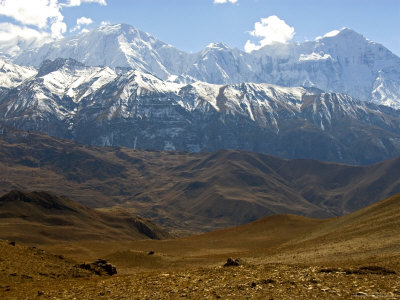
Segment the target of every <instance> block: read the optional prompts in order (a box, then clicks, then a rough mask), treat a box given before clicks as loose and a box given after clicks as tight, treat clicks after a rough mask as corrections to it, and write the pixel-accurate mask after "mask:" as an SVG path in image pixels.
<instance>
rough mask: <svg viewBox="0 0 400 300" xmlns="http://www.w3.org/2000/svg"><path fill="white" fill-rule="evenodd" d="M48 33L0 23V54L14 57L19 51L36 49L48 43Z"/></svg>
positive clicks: (50, 38) (49, 36)
mask: <svg viewBox="0 0 400 300" xmlns="http://www.w3.org/2000/svg"><path fill="white" fill-rule="evenodd" d="M51 40H52V37H51V35H50V33H48V32H45V31H40V30H35V29H32V28H29V27H26V26H18V25H15V24H11V23H0V52H2V53H5V54H8V55H11V56H13V55H16V54H18V53H19V52H20V51H21V50H24V49H30V48H36V47H39V46H41V45H43V44H44V43H46V42H50V41H51Z"/></svg>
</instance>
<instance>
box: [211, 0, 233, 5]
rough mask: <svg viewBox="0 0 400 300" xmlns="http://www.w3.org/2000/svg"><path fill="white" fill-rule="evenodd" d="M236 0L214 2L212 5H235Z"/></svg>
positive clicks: (215, 0)
mask: <svg viewBox="0 0 400 300" xmlns="http://www.w3.org/2000/svg"><path fill="white" fill-rule="evenodd" d="M237 2H238V0H214V4H225V3H232V4H235V3H237Z"/></svg>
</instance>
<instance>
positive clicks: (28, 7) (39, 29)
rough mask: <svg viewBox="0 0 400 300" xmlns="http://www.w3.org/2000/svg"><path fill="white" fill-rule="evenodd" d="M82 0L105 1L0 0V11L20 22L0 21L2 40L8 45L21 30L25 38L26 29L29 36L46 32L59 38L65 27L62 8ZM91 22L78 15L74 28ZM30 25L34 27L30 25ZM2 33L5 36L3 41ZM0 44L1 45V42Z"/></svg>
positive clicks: (95, 0) (100, 1)
mask: <svg viewBox="0 0 400 300" xmlns="http://www.w3.org/2000/svg"><path fill="white" fill-rule="evenodd" d="M84 3H97V4H100V5H107V2H106V0H0V15H3V16H6V17H9V18H12V19H14V20H15V21H17V22H18V23H20V24H21V26H19V25H15V24H14V26H11V25H12V24H11V23H0V26H1V27H0V30H1V32H0V34H2V39H3V40H2V44H3V45H5V44H7V45H11V44H12V43H13V42H14V43H15V41H16V38H15V37H17V36H19V37H21V34H22V35H23V36H24V37H27V38H28V37H29V35H26V33H28V32H30V33H31V34H32V37H33V38H36V37H39V36H46V38H50V36H51V38H54V39H58V38H62V37H63V34H64V33H65V32H66V31H67V24H66V23H65V22H64V16H63V14H62V9H63V8H65V7H72V6H80V5H82V4H84ZM92 22H93V21H92V20H91V19H89V18H85V17H83V18H80V19H78V20H77V26H79V28H78V29H81V26H86V25H89V24H91V23H92ZM28 26H29V27H28ZM32 26H33V27H35V28H30V27H32ZM13 34H14V36H13ZM5 37H8V40H7V41H6V40H5ZM38 40H41V39H38ZM1 47H2V48H3V46H1ZM16 47H18V45H17V46H16ZM15 49H17V48H15Z"/></svg>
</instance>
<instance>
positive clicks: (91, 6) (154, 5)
mask: <svg viewBox="0 0 400 300" xmlns="http://www.w3.org/2000/svg"><path fill="white" fill-rule="evenodd" d="M214 1H221V2H223V1H224V0H0V43H1V40H2V32H1V31H2V30H3V31H4V30H8V31H12V30H17V29H18V28H17V27H11V26H10V25H9V26H8V27H7V26H5V25H4V24H6V23H7V24H13V25H15V26H18V27H20V28H23V29H24V30H27V29H33V30H36V31H38V32H39V33H40V34H42V35H44V34H46V33H47V34H49V35H50V34H51V33H53V34H52V37H53V38H54V37H57V38H59V37H61V36H65V35H69V34H72V33H71V30H72V29H73V28H74V27H76V25H77V19H79V18H82V17H85V18H86V19H81V22H80V23H81V24H80V26H79V28H76V29H75V31H74V33H76V32H79V31H81V30H86V29H91V28H93V27H96V26H98V25H100V23H101V22H110V23H127V24H131V25H133V26H135V27H136V28H138V29H141V30H143V31H146V32H148V33H150V34H152V35H153V36H155V37H157V38H159V39H160V40H162V41H164V42H167V43H169V44H172V45H173V46H175V47H177V48H179V49H182V50H185V51H188V52H196V51H199V50H201V49H202V48H204V47H205V46H206V45H208V44H209V43H211V42H225V43H226V44H228V45H229V46H230V47H237V48H239V49H244V46H245V44H246V42H247V41H248V40H251V42H252V43H254V44H258V43H259V41H260V40H261V39H263V37H260V38H257V37H255V36H251V35H250V33H249V32H251V31H253V30H254V25H255V23H256V22H260V20H261V19H262V18H268V17H269V16H273V15H275V16H277V17H279V18H280V19H281V20H283V21H284V22H285V23H286V24H287V26H288V28H289V27H293V31H294V34H292V35H290V37H289V38H288V40H290V39H291V38H292V39H293V40H295V41H305V40H313V39H315V38H316V37H317V36H321V35H324V34H325V33H327V32H329V31H332V30H335V29H341V28H342V27H349V28H352V29H354V30H356V31H357V32H359V33H361V34H363V35H364V36H365V37H367V38H369V39H370V40H373V41H376V42H379V43H382V44H383V45H385V46H386V47H387V48H389V49H390V50H391V51H393V52H394V53H396V54H397V55H400V34H399V32H398V31H399V28H400V0H226V2H227V3H225V4H215V3H214ZM235 1H236V3H230V2H235ZM7 2H8V3H7ZM24 2H26V3H28V2H29V3H34V2H38V4H37V5H36V7H39V6H40V5H48V6H51V8H52V9H50V10H49V12H48V14H50V15H51V18H50V17H49V18H47V19H46V22H47V23H46V24H43V20H39V17H37V14H39V11H44V9H40V10H39V8H38V12H37V13H36V15H35V16H27V17H25V16H22V15H21V16H18V15H17V14H21V12H20V10H18V9H17V8H15V7H14V8H12V7H11V8H8V9H5V8H6V7H5V6H4V5H9V6H10V5H12V6H16V5H18V4H15V3H20V4H21V5H22V4H23V3H24ZM10 3H13V4H10ZM1 6H4V7H3V8H2V7H1ZM57 10H58V11H57ZM23 13H25V12H22V14H23ZM26 13H27V14H29V13H30V12H26ZM43 14H45V13H43ZM35 17H37V18H35ZM42 17H43V18H46V15H44V16H42ZM47 17H48V16H47ZM85 20H86V21H85ZM90 22H91V23H90ZM89 23H90V24H89ZM2 24H3V25H2ZM4 28H6V29H4ZM15 32H17V31H15ZM18 32H22V31H18ZM269 32H270V31H269ZM11 34H13V33H12V32H11ZM30 34H33V33H32V32H30ZM4 36H5V35H4V34H3V39H4ZM9 36H10V32H8V37H9Z"/></svg>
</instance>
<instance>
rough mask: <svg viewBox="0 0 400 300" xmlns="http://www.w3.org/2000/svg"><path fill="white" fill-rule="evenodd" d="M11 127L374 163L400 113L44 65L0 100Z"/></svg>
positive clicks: (389, 146) (282, 90) (352, 102)
mask: <svg viewBox="0 0 400 300" xmlns="http://www.w3.org/2000/svg"><path fill="white" fill-rule="evenodd" d="M0 115H1V116H2V121H3V122H4V123H5V124H7V125H10V126H14V127H17V128H21V129H26V130H37V131H42V132H45V133H49V134H51V135H53V136H57V137H62V138H71V139H75V140H77V141H81V142H84V143H87V144H95V145H119V146H128V147H133V148H140V149H161V150H183V151H212V150H216V149H221V148H225V149H226V148H228V149H243V150H250V151H257V152H266V153H270V154H275V155H279V156H283V157H288V158H293V157H308V158H309V157H311V158H315V159H321V160H330V161H341V162H348V163H360V164H364V163H370V162H375V161H379V160H383V159H386V158H389V157H392V156H395V155H399V154H400V114H399V112H398V111H396V110H393V109H391V108H388V107H384V106H377V105H375V104H373V103H368V102H363V101H359V100H356V99H354V98H352V97H350V96H346V95H343V94H337V93H325V92H323V91H321V90H318V89H316V88H305V87H291V88H288V87H280V86H276V85H271V84H265V83H263V84H256V83H241V84H232V85H216V84H209V83H205V82H194V83H190V84H182V83H173V82H169V81H163V80H161V79H159V78H158V77H156V76H154V75H152V74H150V73H145V72H142V71H139V70H130V69H129V70H123V69H115V70H114V69H110V68H109V67H85V66H84V65H83V64H81V63H79V62H77V61H74V60H72V59H57V60H54V61H45V62H44V63H43V64H42V65H41V66H40V68H39V70H38V72H37V75H36V76H33V77H31V78H29V79H26V80H25V81H23V82H22V83H21V84H20V85H18V86H16V87H14V88H10V89H8V90H6V91H5V92H3V93H2V94H0Z"/></svg>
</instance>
